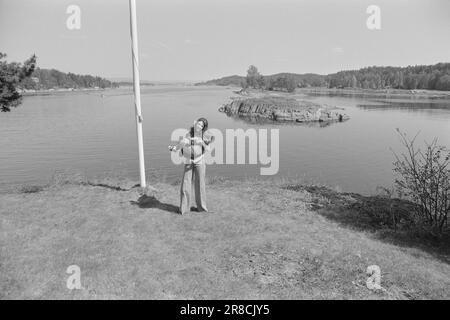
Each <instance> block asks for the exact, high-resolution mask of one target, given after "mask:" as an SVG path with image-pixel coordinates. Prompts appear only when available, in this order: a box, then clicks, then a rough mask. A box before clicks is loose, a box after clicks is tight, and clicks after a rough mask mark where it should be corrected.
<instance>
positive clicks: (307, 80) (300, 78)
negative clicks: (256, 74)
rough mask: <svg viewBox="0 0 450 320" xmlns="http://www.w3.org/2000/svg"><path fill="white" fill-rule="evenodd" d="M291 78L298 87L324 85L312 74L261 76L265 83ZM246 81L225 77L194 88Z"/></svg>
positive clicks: (235, 77) (320, 76)
mask: <svg viewBox="0 0 450 320" xmlns="http://www.w3.org/2000/svg"><path fill="white" fill-rule="evenodd" d="M285 77H292V78H293V79H294V81H295V82H296V83H297V84H300V85H302V86H303V85H305V86H307V85H309V86H314V87H318V86H321V85H324V84H325V77H326V76H322V75H319V74H314V73H305V74H297V73H277V74H273V75H267V76H263V78H264V80H265V81H266V82H268V81H275V80H276V79H280V78H285ZM245 81H246V77H244V76H238V75H233V76H227V77H223V78H220V79H213V80H209V81H205V82H199V83H196V84H195V85H196V86H202V85H216V86H241V83H242V82H245Z"/></svg>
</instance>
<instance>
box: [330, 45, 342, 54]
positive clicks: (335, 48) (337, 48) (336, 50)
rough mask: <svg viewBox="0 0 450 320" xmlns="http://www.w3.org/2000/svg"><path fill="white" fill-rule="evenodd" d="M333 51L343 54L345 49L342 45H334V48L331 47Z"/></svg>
mask: <svg viewBox="0 0 450 320" xmlns="http://www.w3.org/2000/svg"><path fill="white" fill-rule="evenodd" d="M331 52H333V53H334V54H343V53H344V49H343V48H341V47H334V48H333V49H331Z"/></svg>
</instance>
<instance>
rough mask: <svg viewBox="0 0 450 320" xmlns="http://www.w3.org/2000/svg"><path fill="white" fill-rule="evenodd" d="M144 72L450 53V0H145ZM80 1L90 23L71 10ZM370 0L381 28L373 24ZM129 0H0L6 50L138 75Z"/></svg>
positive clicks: (213, 73) (195, 72)
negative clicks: (76, 22) (73, 22)
mask: <svg viewBox="0 0 450 320" xmlns="http://www.w3.org/2000/svg"><path fill="white" fill-rule="evenodd" d="M136 3H137V24H138V38H139V57H140V58H139V59H140V73H141V79H143V80H150V81H173V80H178V81H179V80H181V81H200V80H209V79H215V78H220V77H223V76H227V75H233V74H239V75H245V74H246V71H247V69H248V67H249V65H255V66H257V68H258V70H259V71H260V72H261V73H262V74H265V75H267V74H274V73H278V72H293V73H309V72H312V73H319V74H329V73H333V72H337V71H340V70H349V69H358V68H361V67H366V66H373V65H379V66H387V65H391V66H407V65H416V64H434V63H438V62H450V0H339V1H331V0H273V1H268V0H189V1H187V0H185V1H182V0H145V1H144V0H136ZM70 5H77V6H78V7H79V8H80V13H81V15H80V29H79V30H70V29H69V28H67V26H66V21H67V19H68V18H69V16H70V14H68V13H66V10H67V8H68V7H69V6H70ZM369 5H377V6H378V7H379V8H380V17H381V29H379V30H369V29H368V28H367V26H366V21H367V19H368V18H369V16H370V14H368V13H367V12H366V9H367V7H368V6H369ZM129 19H130V17H129V6H128V0H78V1H77V0H0V51H1V52H4V53H6V54H7V55H8V57H7V60H8V61H24V60H25V59H26V58H28V57H29V56H30V55H31V54H33V53H35V54H36V55H37V57H38V65H39V67H41V68H55V69H58V70H61V71H64V72H73V73H77V74H92V75H99V76H102V77H107V78H131V77H132V66H131V40H130V20H129Z"/></svg>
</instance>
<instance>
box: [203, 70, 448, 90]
mask: <svg viewBox="0 0 450 320" xmlns="http://www.w3.org/2000/svg"><path fill="white" fill-rule="evenodd" d="M197 85H223V86H228V85H237V86H242V87H244V88H246V87H253V88H261V89H266V90H286V91H288V92H292V91H294V90H295V88H305V87H327V88H362V89H390V88H392V89H407V90H416V89H423V90H443V91H450V63H437V64H434V65H417V66H408V67H376V66H374V67H367V68H362V69H359V70H348V71H339V72H337V73H332V74H328V75H319V74H314V73H307V74H296V73H278V74H274V75H267V76H264V75H261V74H260V73H259V71H258V69H257V68H256V67H255V66H250V67H249V69H248V70H247V76H246V77H243V76H238V75H234V76H229V77H223V78H220V79H215V80H210V81H206V82H202V83H198V84H197Z"/></svg>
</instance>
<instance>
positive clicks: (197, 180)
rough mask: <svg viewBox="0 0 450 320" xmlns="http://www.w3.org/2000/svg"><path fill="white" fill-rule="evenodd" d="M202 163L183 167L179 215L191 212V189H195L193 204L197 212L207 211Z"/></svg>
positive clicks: (203, 165)
mask: <svg viewBox="0 0 450 320" xmlns="http://www.w3.org/2000/svg"><path fill="white" fill-rule="evenodd" d="M205 169H206V165H205V162H204V161H200V163H190V164H185V165H184V171H183V180H182V182H181V190H180V213H181V214H184V213H187V212H189V211H190V210H191V194H192V188H193V187H194V189H195V202H196V204H197V210H198V211H208V210H207V209H206V188H205Z"/></svg>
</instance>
